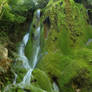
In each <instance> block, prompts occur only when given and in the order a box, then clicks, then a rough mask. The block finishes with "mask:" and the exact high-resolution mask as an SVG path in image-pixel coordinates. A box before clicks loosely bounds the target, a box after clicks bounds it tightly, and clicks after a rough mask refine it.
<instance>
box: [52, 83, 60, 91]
mask: <svg viewBox="0 0 92 92" xmlns="http://www.w3.org/2000/svg"><path fill="white" fill-rule="evenodd" d="M53 90H54V91H55V92H59V87H58V85H57V84H56V83H55V82H53Z"/></svg>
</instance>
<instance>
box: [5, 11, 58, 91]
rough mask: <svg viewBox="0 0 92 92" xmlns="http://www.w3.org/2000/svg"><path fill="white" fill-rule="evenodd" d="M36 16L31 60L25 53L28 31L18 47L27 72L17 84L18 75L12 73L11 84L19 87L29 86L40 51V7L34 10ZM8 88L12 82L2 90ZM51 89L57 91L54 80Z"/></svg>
mask: <svg viewBox="0 0 92 92" xmlns="http://www.w3.org/2000/svg"><path fill="white" fill-rule="evenodd" d="M36 18H37V27H36V30H35V32H34V42H33V44H32V45H33V52H30V53H33V54H32V58H31V60H29V59H28V58H27V57H26V55H25V47H26V45H27V43H28V41H29V40H30V38H29V37H30V32H29V33H26V34H25V36H24V37H23V41H22V43H21V44H20V47H19V50H18V53H19V58H18V60H20V61H22V64H23V67H24V68H25V69H26V70H27V73H26V74H25V76H24V78H23V80H22V81H21V82H20V83H18V84H16V80H17V76H18V75H17V74H16V73H14V74H15V79H14V82H13V85H15V86H19V87H21V88H25V87H26V86H30V82H31V77H32V71H33V70H34V68H35V67H36V64H37V62H38V55H39V52H40V30H41V28H40V9H38V10H37V12H36ZM30 61H31V62H32V63H31V65H30V64H29V62H30ZM10 88H12V84H10V85H8V86H7V87H6V89H5V91H4V92H9V91H8V90H9V89H10ZM53 90H54V91H55V92H59V88H58V86H57V84H56V83H55V82H54V83H53Z"/></svg>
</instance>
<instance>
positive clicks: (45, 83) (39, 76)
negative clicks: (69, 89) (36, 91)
mask: <svg viewBox="0 0 92 92" xmlns="http://www.w3.org/2000/svg"><path fill="white" fill-rule="evenodd" d="M32 74H33V78H32V80H31V82H32V85H36V86H38V87H40V88H41V89H43V90H46V91H47V92H52V86H51V83H50V79H49V78H48V76H47V75H46V74H45V72H43V71H41V70H40V69H35V70H34V71H33V73H32Z"/></svg>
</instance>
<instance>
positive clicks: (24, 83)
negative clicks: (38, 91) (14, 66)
mask: <svg viewBox="0 0 92 92" xmlns="http://www.w3.org/2000/svg"><path fill="white" fill-rule="evenodd" d="M36 16H37V20H38V23H39V22H40V9H38V10H37V13H36ZM34 38H35V42H34V43H33V48H34V50H33V59H32V60H33V61H32V62H33V63H32V65H31V66H30V65H29V63H28V62H29V60H28V59H27V57H26V56H25V54H24V49H25V46H26V44H27V42H28V39H29V33H27V34H26V35H25V36H24V38H23V42H22V43H21V46H20V48H19V56H20V59H21V60H22V61H23V66H24V67H25V68H26V69H28V72H27V73H26V75H25V76H24V78H23V81H22V82H21V83H19V84H18V85H19V86H21V87H22V88H23V87H25V86H28V85H30V81H31V75H32V71H33V69H34V68H35V67H36V64H37V61H38V55H39V51H40V25H38V27H37V29H36V31H35V34H34Z"/></svg>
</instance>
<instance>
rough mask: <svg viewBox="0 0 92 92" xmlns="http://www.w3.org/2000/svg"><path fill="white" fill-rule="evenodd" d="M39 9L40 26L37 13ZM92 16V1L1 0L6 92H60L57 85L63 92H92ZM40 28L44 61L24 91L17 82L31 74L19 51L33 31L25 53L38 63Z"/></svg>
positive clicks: (0, 61)
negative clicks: (36, 49) (34, 56)
mask: <svg viewBox="0 0 92 92" xmlns="http://www.w3.org/2000/svg"><path fill="white" fill-rule="evenodd" d="M39 8H40V9H41V16H40V22H39V23H38V22H37V21H38V20H37V16H36V13H35V11H36V10H37V9H39ZM91 15H92V1H91V0H85V1H84V0H0V91H1V92H4V91H5V89H6V87H7V85H9V84H10V85H11V86H9V88H8V91H6V92H58V90H57V89H55V88H54V86H53V85H54V83H55V84H56V85H57V86H58V89H59V92H92V17H91ZM30 23H31V26H30ZM38 25H40V27H41V30H40V31H41V34H40V36H41V37H40V47H41V51H40V54H39V61H38V64H37V66H36V68H35V69H34V70H33V72H32V76H30V77H31V81H30V83H31V85H29V86H25V87H24V88H21V87H20V86H18V85H17V84H18V83H20V82H21V81H22V80H23V78H24V76H25V74H26V72H27V70H26V69H24V67H23V64H22V61H21V60H18V59H16V58H18V55H17V49H18V46H19V44H20V42H21V41H22V38H23V35H24V34H25V33H26V32H27V31H28V30H29V31H30V38H29V40H28V43H27V45H26V47H25V55H26V56H27V58H28V59H30V58H31V59H32V54H33V49H34V48H33V43H34V42H35V40H34V33H35V30H36V28H37V26H38ZM29 26H30V28H29ZM7 51H8V53H7ZM5 55H6V57H5ZM31 62H32V60H31ZM31 62H29V63H30V65H31ZM15 73H16V74H17V75H18V77H17V79H16V83H15V85H13V84H12V83H13V82H14V79H15V76H14V75H15Z"/></svg>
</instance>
